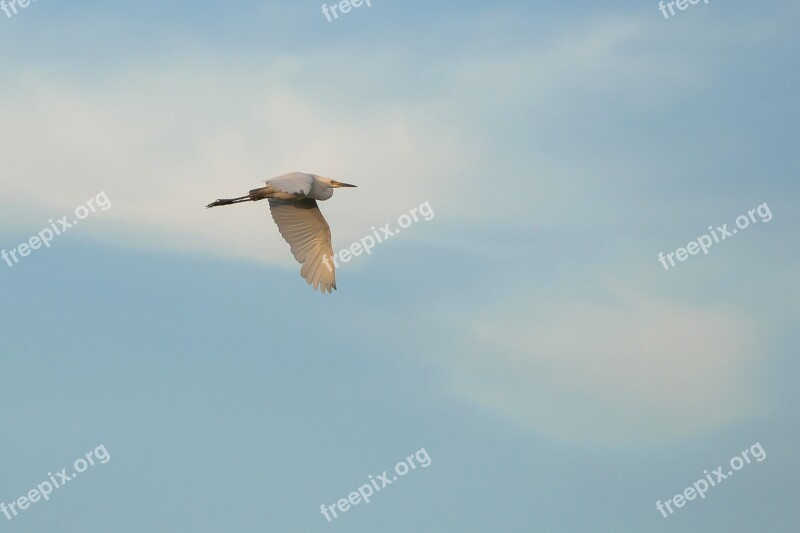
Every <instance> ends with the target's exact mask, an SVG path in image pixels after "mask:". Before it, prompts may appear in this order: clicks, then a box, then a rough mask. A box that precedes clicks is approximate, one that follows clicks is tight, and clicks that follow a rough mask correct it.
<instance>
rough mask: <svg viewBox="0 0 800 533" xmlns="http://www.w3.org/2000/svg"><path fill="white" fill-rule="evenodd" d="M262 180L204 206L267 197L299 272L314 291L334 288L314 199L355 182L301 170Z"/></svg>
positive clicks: (329, 250) (327, 240)
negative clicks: (257, 185)
mask: <svg viewBox="0 0 800 533" xmlns="http://www.w3.org/2000/svg"><path fill="white" fill-rule="evenodd" d="M264 183H265V186H264V187H260V188H258V189H253V190H252V191H250V193H249V194H248V195H247V196H241V197H239V198H232V199H227V200H217V201H216V202H213V203H210V204H208V205H207V206H206V207H217V206H220V205H231V204H238V203H241V202H257V201H259V200H264V199H265V198H266V199H268V200H269V208H270V212H271V213H272V218H273V220H274V221H275V223H276V224H277V225H278V230H279V231H280V232H281V235H282V236H283V238H284V239H285V240H286V242H287V243H289V246H290V247H291V250H292V254H293V255H294V257H295V259H297V261H298V262H299V263H300V264H301V265H302V267H301V268H300V275H302V276H303V277H304V278H305V279H306V281H307V282H308V284H309V285H311V286H312V287H314V289H315V290H320V291H322V292H331V291H332V290H333V289H336V271H335V267H334V263H333V260H332V259H333V247H332V245H331V230H330V227H329V226H328V223H327V222H326V221H325V218H323V216H322V213H321V212H320V210H319V207H317V200H319V201H325V200H327V199H329V198H330V197H331V196H333V189H335V188H338V187H355V185H349V184H347V183H340V182H338V181H335V180H332V179H329V178H323V177H322V176H317V175H316V174H306V173H303V172H292V173H290V174H284V175H282V176H278V177H277V178H272V179H268V180H264Z"/></svg>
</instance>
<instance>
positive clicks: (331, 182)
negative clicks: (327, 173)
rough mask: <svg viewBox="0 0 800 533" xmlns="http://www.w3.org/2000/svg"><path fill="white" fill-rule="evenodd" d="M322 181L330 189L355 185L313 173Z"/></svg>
mask: <svg viewBox="0 0 800 533" xmlns="http://www.w3.org/2000/svg"><path fill="white" fill-rule="evenodd" d="M314 177H315V178H317V179H318V180H319V181H321V182H322V183H324V184H326V185H327V186H328V187H330V188H331V189H338V188H339V187H355V185H350V184H349V183H342V182H341V181H336V180H332V179H330V178H323V177H322V176H317V175H316V174H315V175H314Z"/></svg>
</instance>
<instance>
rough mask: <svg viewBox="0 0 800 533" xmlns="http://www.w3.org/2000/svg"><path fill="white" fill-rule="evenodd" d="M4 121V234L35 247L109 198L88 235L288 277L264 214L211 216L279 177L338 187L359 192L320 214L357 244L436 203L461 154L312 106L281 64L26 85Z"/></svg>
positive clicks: (411, 128) (373, 109)
mask: <svg viewBox="0 0 800 533" xmlns="http://www.w3.org/2000/svg"><path fill="white" fill-rule="evenodd" d="M337 83H339V84H340V85H341V84H342V80H339V82H337ZM314 90H316V91H318V90H319V88H317V87H315V88H314ZM329 103H330V104H331V105H328V104H329ZM0 114H2V116H3V122H4V128H3V129H2V131H1V132H0V147H1V148H0V157H2V159H3V173H2V176H0V185H2V186H3V188H4V191H5V194H4V195H3V197H2V199H0V205H1V206H2V207H3V208H4V209H5V210H6V211H9V210H13V213H14V214H13V216H11V215H8V214H7V215H6V217H5V218H4V220H3V222H4V224H3V228H4V230H5V231H4V233H5V234H8V233H9V232H17V233H21V234H23V235H26V234H29V233H31V232H33V231H34V230H38V228H39V227H40V226H42V225H43V224H44V225H46V220H47V219H48V218H51V217H55V216H60V215H62V214H66V213H70V212H72V211H73V210H74V208H75V207H76V206H78V205H81V204H82V203H84V202H85V201H86V200H87V199H88V198H91V197H93V196H94V195H96V194H97V193H99V192H100V191H105V192H106V193H107V194H108V196H109V198H110V199H111V201H112V204H113V207H112V209H111V210H110V211H109V212H108V213H105V214H104V223H103V224H102V225H101V224H92V225H90V224H88V223H87V224H86V226H85V227H86V229H85V230H84V233H82V235H90V234H91V235H93V236H94V237H96V238H99V239H103V240H114V241H116V242H118V243H119V244H121V245H124V246H139V247H147V248H162V249H183V250H195V251H203V252H206V253H217V254H221V255H230V256H235V257H248V258H252V259H258V260H265V261H278V262H282V263H287V264H292V262H291V257H290V256H289V254H288V253H286V252H287V250H286V245H285V244H284V243H283V242H282V240H281V239H280V237H279V235H278V233H277V231H274V228H272V227H271V226H272V221H271V219H270V217H269V214H268V213H267V207H266V205H265V204H258V205H248V206H247V207H244V208H243V207H240V208H238V209H229V210H223V209H220V210H214V211H206V210H205V209H204V206H205V204H207V203H208V202H209V201H212V200H214V199H216V198H219V197H226V196H238V195H241V194H243V193H246V192H247V191H248V190H249V189H251V188H255V187H257V186H258V184H259V183H258V181H259V180H261V179H265V178H268V177H271V176H275V175H279V174H282V173H285V172H291V171H307V172H315V173H319V174H322V175H326V176H330V177H333V178H339V179H341V180H342V181H347V182H351V183H356V184H358V185H360V188H359V189H354V190H350V191H344V192H339V193H338V194H337V195H336V196H335V201H334V202H328V203H326V204H325V205H324V206H323V211H324V212H325V213H326V215H329V220H330V219H331V218H333V219H335V224H333V225H334V238H335V240H337V241H338V242H343V243H345V242H351V241H352V240H355V239H356V237H360V236H361V235H364V234H366V233H368V232H369V228H370V227H371V226H373V225H375V224H378V223H385V222H389V221H391V220H393V219H395V218H396V217H397V216H399V215H400V214H402V213H404V212H407V211H408V210H409V209H410V208H412V207H415V206H417V205H419V204H420V203H422V202H424V201H426V200H430V199H431V196H433V195H435V194H436V191H437V190H438V189H439V188H440V187H443V186H444V184H445V183H446V182H447V180H448V178H449V177H451V176H453V175H455V174H457V173H458V172H460V171H461V170H462V169H463V167H462V165H463V164H464V162H463V161H464V159H463V158H461V156H460V154H461V153H463V152H467V151H468V150H465V149H464V148H463V147H461V146H460V145H459V143H460V141H459V136H458V133H457V132H456V131H452V130H451V129H450V128H449V127H448V126H443V125H440V124H438V123H437V122H436V121H435V120H434V119H433V118H432V117H430V116H428V115H426V113H425V112H424V110H418V109H415V108H414V107H413V106H410V105H394V104H391V103H390V102H384V101H382V100H381V99H380V97H379V96H377V97H376V98H375V99H374V100H372V101H370V102H368V103H364V105H363V106H361V107H356V106H342V105H336V101H335V100H334V101H333V102H329V101H328V100H326V99H320V98H318V97H316V96H315V95H314V94H312V92H311V91H310V89H309V87H308V82H307V79H306V72H303V71H302V69H300V70H298V67H297V62H296V61H289V60H281V61H276V62H275V63H274V64H272V65H270V66H268V67H266V68H262V69H260V70H259V69H255V70H250V71H248V70H246V68H245V67H242V66H235V65H232V66H226V65H224V64H208V65H203V66H199V65H194V66H192V65H183V66H181V67H180V68H177V69H175V68H167V67H165V68H163V69H161V70H158V69H156V70H147V71H140V70H134V69H125V68H120V70H119V71H118V72H113V73H107V74H106V75H105V76H101V79H100V80H94V81H93V82H92V84H86V83H82V82H78V81H75V80H72V79H70V78H69V77H68V76H62V75H58V74H55V73H44V72H42V71H36V70H31V71H28V72H26V73H25V74H24V75H23V76H21V77H20V78H19V79H18V80H17V81H16V82H15V83H13V84H12V85H10V86H6V87H5V88H4V89H3V90H2V92H1V93H0ZM442 196H444V195H442ZM332 222H333V221H332ZM268 231H272V233H273V234H272V235H270V234H269V233H268ZM91 232H94V233H91ZM123 236H124V238H123Z"/></svg>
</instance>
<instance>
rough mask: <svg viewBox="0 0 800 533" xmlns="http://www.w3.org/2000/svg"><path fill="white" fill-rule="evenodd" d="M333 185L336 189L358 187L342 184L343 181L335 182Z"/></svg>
mask: <svg viewBox="0 0 800 533" xmlns="http://www.w3.org/2000/svg"><path fill="white" fill-rule="evenodd" d="M333 184H334V185H335V186H336V187H356V185H350V184H349V183H342V182H341V181H334V182H333Z"/></svg>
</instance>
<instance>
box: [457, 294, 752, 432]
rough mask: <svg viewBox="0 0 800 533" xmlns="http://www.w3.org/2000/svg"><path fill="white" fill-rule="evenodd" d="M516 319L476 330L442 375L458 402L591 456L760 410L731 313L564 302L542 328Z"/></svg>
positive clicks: (526, 317) (497, 318) (747, 350)
mask: <svg viewBox="0 0 800 533" xmlns="http://www.w3.org/2000/svg"><path fill="white" fill-rule="evenodd" d="M543 307H546V305H544V304H543ZM513 308H515V309H518V310H519V313H515V314H507V315H505V316H504V315H503V314H495V315H494V316H492V317H491V318H489V319H488V320H487V319H486V318H481V319H480V320H475V321H474V322H473V323H472V324H471V326H472V327H471V328H470V329H471V330H472V331H473V332H474V337H472V338H471V339H470V342H469V344H468V346H469V347H468V348H467V349H466V353H459V354H458V355H456V356H453V357H452V358H448V359H447V361H448V364H447V365H446V367H447V368H448V370H447V372H448V373H449V374H450V375H451V376H452V379H453V381H452V383H451V385H452V391H453V393H454V394H456V395H457V396H458V397H461V398H465V399H468V400H469V401H471V402H475V403H477V404H479V405H482V406H484V407H486V408H488V409H490V410H492V411H493V412H496V413H498V414H500V415H502V416H504V417H507V418H509V419H511V420H513V421H514V422H515V423H517V424H521V425H524V426H526V427H529V428H531V429H533V430H535V431H537V432H539V433H541V434H544V435H547V436H550V437H553V438H557V439H564V440H569V441H577V442H581V443H584V444H588V445H594V444H601V445H612V446H613V445H623V444H625V445H634V444H640V443H646V442H652V441H656V440H659V441H670V440H674V439H677V440H680V439H683V438H688V437H691V436H694V435H697V434H702V433H704V432H707V431H713V430H716V429H719V428H721V427H725V426H727V425H729V424H732V423H735V422H739V421H742V420H745V419H746V418H747V417H749V416H752V415H753V414H754V413H755V412H756V411H758V410H759V409H760V407H762V406H761V405H760V401H759V398H760V397H761V396H760V395H759V391H758V390H757V388H756V387H755V386H754V385H753V384H752V383H751V382H749V378H750V377H751V376H752V373H753V370H755V369H757V366H758V362H757V360H758V357H759V354H758V353H757V352H756V350H755V341H754V337H753V333H752V332H751V329H750V327H749V322H748V320H747V318H746V317H745V316H742V315H741V314H740V313H737V312H735V311H731V310H727V309H722V308H704V307H698V306H689V305H679V304H675V303H670V302H664V301H659V300H656V299H654V298H651V297H645V296H641V295H632V294H630V293H621V294H618V295H617V296H616V297H614V298H612V300H611V301H603V302H599V301H571V302H564V303H561V304H560V305H557V306H556V308H555V310H554V311H552V312H548V313H547V316H545V315H544V313H542V312H537V311H534V310H530V309H528V310H526V309H525V308H523V307H521V306H513ZM761 355H763V354H761Z"/></svg>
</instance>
